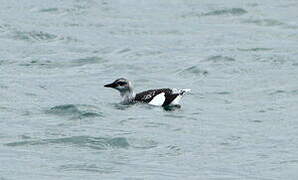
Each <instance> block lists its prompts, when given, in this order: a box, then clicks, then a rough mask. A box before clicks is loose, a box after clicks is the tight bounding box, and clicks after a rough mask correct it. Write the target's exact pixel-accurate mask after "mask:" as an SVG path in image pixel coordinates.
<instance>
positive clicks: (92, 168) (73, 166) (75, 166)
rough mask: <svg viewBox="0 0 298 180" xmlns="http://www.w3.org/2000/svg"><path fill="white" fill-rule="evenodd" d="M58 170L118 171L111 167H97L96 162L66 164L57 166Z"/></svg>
mask: <svg viewBox="0 0 298 180" xmlns="http://www.w3.org/2000/svg"><path fill="white" fill-rule="evenodd" d="M59 170H60V171H87V172H97V173H104V174H106V173H114V172H118V171H116V170H115V169H114V168H113V167H111V166H108V167H99V166H97V165H96V164H66V165H62V166H60V167H59Z"/></svg>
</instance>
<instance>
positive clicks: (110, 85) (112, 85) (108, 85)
mask: <svg viewBox="0 0 298 180" xmlns="http://www.w3.org/2000/svg"><path fill="white" fill-rule="evenodd" d="M116 86H117V84H116V83H111V84H106V85H104V87H109V88H115V87H116Z"/></svg>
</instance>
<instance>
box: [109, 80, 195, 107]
mask: <svg viewBox="0 0 298 180" xmlns="http://www.w3.org/2000/svg"><path fill="white" fill-rule="evenodd" d="M104 87H109V88H113V89H116V90H118V91H119V92H120V95H121V97H122V103H123V104H130V103H136V102H142V103H148V104H151V105H155V106H169V105H179V101H180V99H181V98H182V96H183V95H184V94H185V93H186V92H189V91H190V89H170V88H162V89H151V90H147V91H144V92H141V93H137V94H135V92H134V91H133V87H132V83H131V82H130V81H129V80H127V79H125V78H119V79H116V80H115V81H114V82H112V83H110V84H106V85H104Z"/></svg>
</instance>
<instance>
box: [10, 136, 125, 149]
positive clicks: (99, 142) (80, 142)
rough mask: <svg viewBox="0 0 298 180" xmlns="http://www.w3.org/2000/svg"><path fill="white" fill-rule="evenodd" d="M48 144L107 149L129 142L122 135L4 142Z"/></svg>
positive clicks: (30, 144) (12, 145) (12, 144)
mask: <svg viewBox="0 0 298 180" xmlns="http://www.w3.org/2000/svg"><path fill="white" fill-rule="evenodd" d="M50 144H63V145H75V146H79V147H88V148H91V149H98V150H107V149H111V148H112V149H113V148H128V147H129V146H130V144H129V143H128V141H127V139H126V138H124V137H115V138H104V137H91V136H72V137H66V138H56V139H42V140H32V141H18V142H11V143H7V144H5V145H6V146H11V147H17V146H32V145H50Z"/></svg>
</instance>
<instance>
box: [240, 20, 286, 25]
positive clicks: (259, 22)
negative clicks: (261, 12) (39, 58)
mask: <svg viewBox="0 0 298 180" xmlns="http://www.w3.org/2000/svg"><path fill="white" fill-rule="evenodd" d="M243 23H248V24H255V25H258V26H280V25H284V23H282V22H280V21H277V20H275V19H247V20H244V21H243Z"/></svg>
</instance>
